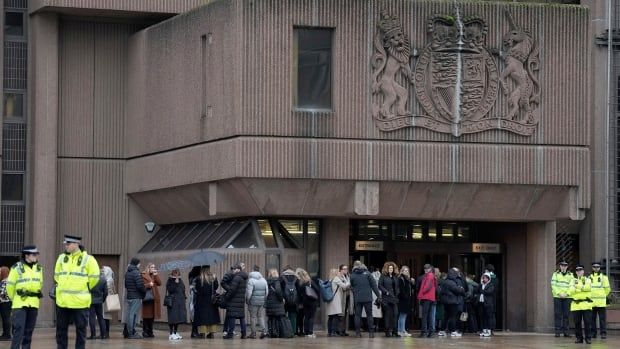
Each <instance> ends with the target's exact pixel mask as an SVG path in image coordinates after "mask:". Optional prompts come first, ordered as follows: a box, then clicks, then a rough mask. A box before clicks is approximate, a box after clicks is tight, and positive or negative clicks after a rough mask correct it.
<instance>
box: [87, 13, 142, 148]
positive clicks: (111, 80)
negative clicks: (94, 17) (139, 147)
mask: <svg viewBox="0 0 620 349" xmlns="http://www.w3.org/2000/svg"><path fill="white" fill-rule="evenodd" d="M133 30H134V29H133V28H132V27H131V26H128V25H120V24H105V23H95V24H94V28H93V32H94V48H93V49H94V67H93V70H94V77H95V81H94V95H95V100H94V105H93V116H94V120H93V142H94V144H93V155H94V156H95V157H112V158H120V157H122V156H123V128H124V101H125V95H126V89H125V81H126V75H127V42H128V38H129V35H130V33H131V32H133Z"/></svg>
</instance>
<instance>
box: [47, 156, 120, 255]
mask: <svg viewBox="0 0 620 349" xmlns="http://www.w3.org/2000/svg"><path fill="white" fill-rule="evenodd" d="M58 168H59V170H58V171H59V173H58V181H59V183H58V217H59V218H58V232H59V234H67V233H75V234H77V235H79V236H82V237H83V239H84V245H85V246H86V247H87V249H88V251H90V252H92V253H96V254H116V253H118V251H124V248H125V245H126V243H127V239H126V238H125V234H126V231H127V221H128V217H127V214H128V213H127V212H128V211H127V198H126V196H125V195H124V192H123V162H121V161H107V160H106V161H101V160H82V159H80V160H76V159H60V160H58Z"/></svg>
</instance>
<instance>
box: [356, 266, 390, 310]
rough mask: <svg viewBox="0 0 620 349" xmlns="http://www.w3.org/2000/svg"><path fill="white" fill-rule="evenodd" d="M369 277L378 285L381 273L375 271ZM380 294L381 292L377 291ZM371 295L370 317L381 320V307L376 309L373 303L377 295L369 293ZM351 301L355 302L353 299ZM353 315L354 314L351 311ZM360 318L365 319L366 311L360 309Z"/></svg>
mask: <svg viewBox="0 0 620 349" xmlns="http://www.w3.org/2000/svg"><path fill="white" fill-rule="evenodd" d="M370 277H371V278H372V279H373V280H374V281H375V284H378V283H379V278H380V277H381V272H379V271H375V272H373V273H371V274H370ZM379 292H381V291H379ZM371 294H372V307H371V308H372V317H374V318H379V319H380V318H382V317H383V311H382V310H381V307H378V306H376V305H375V301H376V300H377V298H379V297H377V295H376V294H375V293H374V292H371ZM379 295H381V293H379ZM353 301H354V302H355V299H353ZM353 313H355V312H354V311H353ZM362 317H364V318H365V317H366V309H364V308H362Z"/></svg>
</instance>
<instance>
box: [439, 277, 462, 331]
mask: <svg viewBox="0 0 620 349" xmlns="http://www.w3.org/2000/svg"><path fill="white" fill-rule="evenodd" d="M464 295H465V289H464V288H463V286H462V284H461V282H460V281H459V280H458V272H457V271H456V270H455V269H453V268H452V269H449V270H448V277H447V278H446V279H445V280H444V281H443V282H442V283H441V294H440V296H439V297H440V300H441V303H442V304H443V305H444V309H445V318H446V321H445V323H446V325H445V329H444V331H448V332H450V335H451V336H453V337H460V336H461V334H460V333H458V332H456V321H457V320H456V318H457V316H458V312H459V306H460V302H461V300H462V299H463V296H464Z"/></svg>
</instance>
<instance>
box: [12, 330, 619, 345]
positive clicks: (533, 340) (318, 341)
mask: <svg viewBox="0 0 620 349" xmlns="http://www.w3.org/2000/svg"><path fill="white" fill-rule="evenodd" d="M70 330H72V331H74V329H73V328H70ZM111 335H112V338H111V339H109V340H89V341H87V343H86V348H89V349H104V348H106V349H108V348H114V349H139V348H144V349H159V348H183V349H189V348H226V349H285V348H291V347H295V348H296V349H315V348H316V349H322V348H325V349H341V348H342V349H360V348H368V349H387V348H386V347H388V346H389V347H390V348H404V347H414V348H415V347H417V348H457V349H469V348H471V349H487V348H501V349H505V348H523V349H528V348H545V349H546V348H585V347H589V348H593V349H606V348H620V335H619V334H613V335H611V336H610V337H608V339H606V340H604V341H602V340H600V339H595V340H593V342H592V345H586V344H575V343H573V341H574V338H555V337H554V336H553V335H548V334H530V333H498V334H497V335H496V336H495V337H492V338H485V339H481V338H479V337H478V336H474V335H468V334H466V335H464V336H463V337H462V338H431V339H419V338H416V337H415V334H414V337H410V338H385V337H382V336H381V335H378V336H377V337H376V338H373V339H369V338H367V337H366V336H365V337H364V338H352V337H327V336H326V335H325V333H324V332H317V337H316V338H297V337H296V338H292V339H262V340H260V339H243V340H242V339H239V337H235V339H233V340H224V339H222V338H221V337H222V336H221V334H220V335H218V336H216V338H215V339H189V338H183V339H182V340H180V341H177V342H170V341H168V334H167V333H166V332H164V331H156V332H155V336H156V338H153V339H133V340H127V339H123V338H122V336H121V334H120V333H119V332H118V331H117V332H116V333H112V334H111ZM181 335H183V336H186V337H189V333H187V332H185V333H181ZM74 343H75V339H74V335H73V333H71V335H70V345H69V348H73V347H74ZM9 347H10V345H9V342H0V348H2V349H4V348H9ZM32 348H33V349H53V348H56V343H55V338H54V329H50V328H45V329H42V328H39V329H36V330H35V336H34V341H33V343H32Z"/></svg>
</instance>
